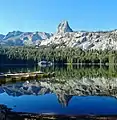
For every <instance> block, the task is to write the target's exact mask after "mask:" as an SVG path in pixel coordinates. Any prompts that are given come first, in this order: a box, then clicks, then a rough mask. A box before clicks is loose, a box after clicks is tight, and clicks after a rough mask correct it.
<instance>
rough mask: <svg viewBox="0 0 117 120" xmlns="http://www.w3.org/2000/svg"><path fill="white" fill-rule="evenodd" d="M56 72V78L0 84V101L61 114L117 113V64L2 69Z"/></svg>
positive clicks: (30, 110) (6, 68) (23, 108)
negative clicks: (115, 65)
mask: <svg viewBox="0 0 117 120" xmlns="http://www.w3.org/2000/svg"><path fill="white" fill-rule="evenodd" d="M38 70H41V71H43V72H55V77H52V78H41V79H39V80H29V81H26V82H16V83H7V84H3V85H1V86H0V104H3V105H7V107H8V108H12V111H16V112H27V113H43V114H46V113H49V114H62V115H117V99H116V97H117V69H116V67H114V66H78V65H77V66H70V65H69V66H51V67H46V68H45V67H43V68H40V67H38V66H32V67H27V66H19V67H16V66H4V67H3V66H2V67H0V72H2V73H15V72H30V71H38Z"/></svg>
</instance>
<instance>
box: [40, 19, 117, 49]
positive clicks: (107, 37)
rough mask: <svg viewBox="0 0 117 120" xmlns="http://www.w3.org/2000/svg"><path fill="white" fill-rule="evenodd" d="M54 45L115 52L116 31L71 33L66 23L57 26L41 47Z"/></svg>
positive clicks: (42, 42)
mask: <svg viewBox="0 0 117 120" xmlns="http://www.w3.org/2000/svg"><path fill="white" fill-rule="evenodd" d="M52 44H56V45H59V46H61V47H66V46H67V47H79V48H81V49H84V50H85V49H86V50H88V49H98V50H99V49H102V50H104V49H114V50H117V30H113V31H105V32H103V31H99V32H86V31H79V32H77V31H73V30H72V29H71V28H70V27H69V24H68V22H67V21H64V22H62V23H60V24H59V26H58V30H57V32H56V33H55V34H54V35H53V36H52V37H50V38H49V39H46V40H43V41H41V44H40V46H41V45H48V46H49V45H52Z"/></svg>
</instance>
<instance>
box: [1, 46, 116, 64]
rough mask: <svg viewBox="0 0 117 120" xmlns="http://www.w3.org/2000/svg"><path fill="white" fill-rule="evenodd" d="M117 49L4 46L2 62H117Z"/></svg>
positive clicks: (2, 48)
mask: <svg viewBox="0 0 117 120" xmlns="http://www.w3.org/2000/svg"><path fill="white" fill-rule="evenodd" d="M116 57H117V51H111V50H103V51H102V50H87V51H84V50H82V49H80V48H68V47H67V48H57V47H56V46H55V45H52V46H49V47H45V46H42V47H39V48H35V47H26V46H25V47H2V46H0V64H36V63H38V62H39V61H41V60H47V61H52V62H54V63H61V64H62V63H86V64H88V63H90V64H94V63H98V64H100V63H103V64H106V63H116V62H117V61H116Z"/></svg>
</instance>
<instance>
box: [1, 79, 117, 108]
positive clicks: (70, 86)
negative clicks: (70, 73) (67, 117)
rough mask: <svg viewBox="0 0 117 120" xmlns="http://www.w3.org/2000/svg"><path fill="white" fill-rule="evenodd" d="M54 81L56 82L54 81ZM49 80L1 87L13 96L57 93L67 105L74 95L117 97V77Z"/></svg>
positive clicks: (62, 102)
mask: <svg viewBox="0 0 117 120" xmlns="http://www.w3.org/2000/svg"><path fill="white" fill-rule="evenodd" d="M52 81H54V82H52ZM55 81H56V80H55V78H53V80H52V79H51V80H49V79H48V80H47V81H45V80H44V81H36V80H33V81H27V82H19V83H16V84H6V85H2V86H1V87H0V93H4V92H6V93H7V94H8V95H11V96H22V95H44V94H49V93H54V94H56V96H57V98H58V101H59V102H60V103H61V104H62V105H64V106H67V105H68V102H69V101H70V99H71V98H72V96H112V97H115V98H116V97H117V78H104V77H102V78H100V77H97V78H85V77H84V78H81V79H77V78H74V79H70V80H67V81H65V82H64V83H61V82H60V81H63V80H59V82H55Z"/></svg>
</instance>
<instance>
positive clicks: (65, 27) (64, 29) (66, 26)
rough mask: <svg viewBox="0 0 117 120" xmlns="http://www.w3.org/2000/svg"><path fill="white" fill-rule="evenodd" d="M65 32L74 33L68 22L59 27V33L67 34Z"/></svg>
mask: <svg viewBox="0 0 117 120" xmlns="http://www.w3.org/2000/svg"><path fill="white" fill-rule="evenodd" d="M65 32H73V30H72V29H71V28H70V26H69V24H68V21H62V22H61V23H60V24H59V25H58V29H57V33H65Z"/></svg>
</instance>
